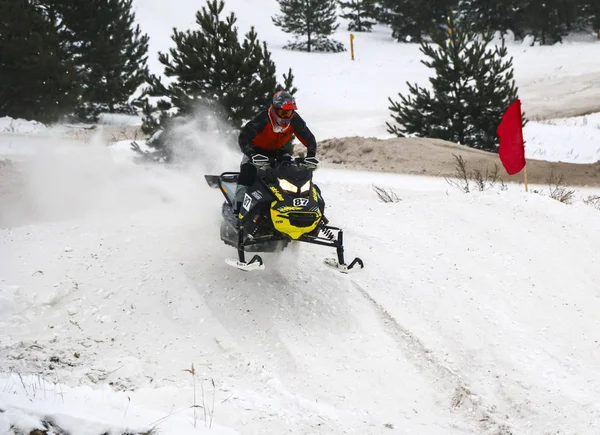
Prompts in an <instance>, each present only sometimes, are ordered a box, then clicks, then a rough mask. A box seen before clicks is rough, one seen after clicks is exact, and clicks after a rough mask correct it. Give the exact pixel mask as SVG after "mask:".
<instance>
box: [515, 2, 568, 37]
mask: <svg viewBox="0 0 600 435" xmlns="http://www.w3.org/2000/svg"><path fill="white" fill-rule="evenodd" d="M564 1H571V0H527V2H526V3H525V7H524V12H523V23H524V27H525V29H526V31H527V33H529V34H531V35H533V36H534V38H535V42H539V43H540V44H542V45H549V44H555V43H557V42H561V41H562V38H563V36H565V35H566V34H567V33H568V29H569V26H568V19H567V17H566V16H565V13H564V12H565V9H564V7H563V2H564Z"/></svg>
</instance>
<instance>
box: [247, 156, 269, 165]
mask: <svg viewBox="0 0 600 435" xmlns="http://www.w3.org/2000/svg"><path fill="white" fill-rule="evenodd" d="M251 158H252V164H253V165H255V166H259V167H262V166H266V165H268V164H269V163H270V160H269V158H268V157H267V156H264V155H262V154H254V155H253V156H252V157H251Z"/></svg>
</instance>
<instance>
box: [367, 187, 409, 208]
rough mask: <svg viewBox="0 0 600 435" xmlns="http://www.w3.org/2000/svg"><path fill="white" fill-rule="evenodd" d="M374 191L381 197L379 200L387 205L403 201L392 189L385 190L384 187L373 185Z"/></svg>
mask: <svg viewBox="0 0 600 435" xmlns="http://www.w3.org/2000/svg"><path fill="white" fill-rule="evenodd" d="M373 190H374V191H375V193H376V194H377V196H378V197H379V200H380V201H381V202H385V203H386V204H389V203H395V202H400V201H402V200H401V199H400V197H399V196H398V195H396V192H394V191H393V190H392V189H384V188H383V187H379V186H375V185H373Z"/></svg>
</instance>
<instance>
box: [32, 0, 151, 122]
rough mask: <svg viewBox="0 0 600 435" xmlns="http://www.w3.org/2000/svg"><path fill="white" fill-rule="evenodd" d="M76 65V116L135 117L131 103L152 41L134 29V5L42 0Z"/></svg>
mask: <svg viewBox="0 0 600 435" xmlns="http://www.w3.org/2000/svg"><path fill="white" fill-rule="evenodd" d="M38 1H39V2H40V3H41V4H42V5H44V7H45V8H46V10H47V13H48V15H49V16H51V17H52V19H53V20H54V21H55V26H56V28H57V32H58V34H59V36H60V38H61V40H62V41H64V42H65V44H66V46H67V47H68V49H69V51H70V54H71V56H72V58H73V60H74V61H75V62H76V64H77V69H78V75H79V78H80V81H81V82H82V91H83V92H82V96H81V99H80V101H79V105H78V108H77V114H78V116H79V117H80V118H81V119H82V120H87V121H96V120H97V118H98V115H99V114H100V113H101V112H109V113H134V112H135V111H134V108H133V107H132V106H131V105H130V104H129V101H128V100H129V99H130V97H131V96H132V94H134V92H135V91H136V90H137V88H138V87H139V86H140V85H141V84H142V83H144V80H145V79H146V77H147V75H148V68H147V66H146V61H147V52H148V40H149V38H148V36H147V35H142V32H141V30H140V28H139V25H138V26H136V25H135V24H134V21H135V14H134V13H133V8H132V0H82V1H78V2H74V3H71V2H64V0H38Z"/></svg>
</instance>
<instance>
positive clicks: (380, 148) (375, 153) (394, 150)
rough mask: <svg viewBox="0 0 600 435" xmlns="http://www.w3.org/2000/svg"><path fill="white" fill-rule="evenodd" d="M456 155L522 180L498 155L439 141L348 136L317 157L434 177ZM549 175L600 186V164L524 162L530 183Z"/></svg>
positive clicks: (447, 172)
mask: <svg viewBox="0 0 600 435" xmlns="http://www.w3.org/2000/svg"><path fill="white" fill-rule="evenodd" d="M455 155H456V156H462V157H463V159H464V160H465V161H466V162H467V166H468V167H467V169H471V170H472V169H479V170H482V171H485V170H486V169H489V170H490V171H492V170H493V169H494V166H495V165H498V166H499V168H500V174H501V176H502V178H503V180H504V181H512V182H517V183H518V182H522V181H523V174H522V173H521V174H517V175H513V176H509V175H507V174H506V171H505V170H504V168H503V167H502V165H501V162H500V158H499V157H498V154H494V153H489V152H485V151H480V150H476V149H473V148H469V147H466V146H463V145H457V144H454V143H451V142H447V141H443V140H440V139H421V138H410V139H408V138H397V139H386V140H382V139H375V138H363V137H348V138H339V139H330V140H326V141H323V142H320V143H319V150H318V156H319V158H320V159H321V160H322V161H323V162H324V163H325V164H326V166H328V167H339V168H346V169H356V170H368V171H378V172H392V173H400V174H416V175H430V176H435V177H451V176H453V175H454V174H455V171H456V160H455V157H454V156H455ZM552 172H554V173H555V174H556V175H561V174H562V175H563V177H564V181H565V183H566V184H569V185H574V186H600V162H596V163H593V164H573V163H560V162H547V161H543V160H533V159H528V160H527V175H528V179H529V182H530V183H532V184H546V181H547V179H548V178H549V176H550V175H551V174H552Z"/></svg>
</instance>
